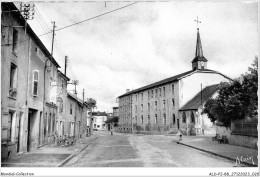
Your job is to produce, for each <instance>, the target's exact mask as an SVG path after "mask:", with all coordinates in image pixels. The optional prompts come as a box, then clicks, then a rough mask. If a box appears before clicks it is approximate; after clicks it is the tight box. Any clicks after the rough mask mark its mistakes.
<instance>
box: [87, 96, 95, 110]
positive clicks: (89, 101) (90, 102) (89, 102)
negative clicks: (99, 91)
mask: <svg viewBox="0 0 260 177" xmlns="http://www.w3.org/2000/svg"><path fill="white" fill-rule="evenodd" d="M85 103H86V104H87V107H88V109H92V108H94V107H95V106H96V105H97V102H96V100H95V99H93V98H89V99H87V101H85Z"/></svg>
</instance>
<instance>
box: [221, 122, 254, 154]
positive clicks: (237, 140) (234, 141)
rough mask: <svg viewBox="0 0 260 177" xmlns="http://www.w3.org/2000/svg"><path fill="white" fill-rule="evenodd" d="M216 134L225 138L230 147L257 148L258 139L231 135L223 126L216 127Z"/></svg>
mask: <svg viewBox="0 0 260 177" xmlns="http://www.w3.org/2000/svg"><path fill="white" fill-rule="evenodd" d="M216 133H217V134H219V135H220V136H226V137H227V139H228V143H229V144H231V145H236V146H242V147H248V148H252V149H257V148H258V137H253V136H244V135H237V134H232V132H231V129H230V128H227V127H223V126H216Z"/></svg>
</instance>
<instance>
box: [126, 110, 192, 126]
mask: <svg viewBox="0 0 260 177" xmlns="http://www.w3.org/2000/svg"><path fill="white" fill-rule="evenodd" d="M128 118H129V117H123V119H124V122H127V120H128ZM135 119H136V120H137V116H135ZM186 119H187V117H186V113H185V112H183V113H182V123H186ZM166 120H167V118H166V114H163V124H164V125H166ZM150 123H151V119H150V115H148V116H147V124H150ZM154 123H155V124H158V115H157V114H155V115H154ZM172 123H173V124H175V123H176V118H175V114H173V115H172ZM191 123H195V116H194V114H193V112H191ZM141 124H144V116H143V115H141Z"/></svg>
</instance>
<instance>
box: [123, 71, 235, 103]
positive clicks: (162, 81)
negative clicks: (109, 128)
mask: <svg viewBox="0 0 260 177" xmlns="http://www.w3.org/2000/svg"><path fill="white" fill-rule="evenodd" d="M194 73H217V74H220V75H222V76H224V77H225V78H227V79H229V80H231V79H230V78H229V77H228V76H226V75H224V74H222V73H220V72H217V71H214V70H210V69H196V70H190V71H187V72H184V73H181V74H178V75H175V76H173V77H170V78H167V79H164V80H161V81H158V82H155V83H153V84H150V85H147V86H144V87H141V88H138V89H135V90H132V91H130V92H127V93H125V94H123V95H120V96H119V97H118V98H121V97H123V96H127V95H131V94H133V93H137V92H140V91H144V90H147V89H152V88H155V87H158V86H161V85H164V84H167V83H171V82H174V81H177V80H180V79H182V78H184V77H186V76H188V75H191V74H194Z"/></svg>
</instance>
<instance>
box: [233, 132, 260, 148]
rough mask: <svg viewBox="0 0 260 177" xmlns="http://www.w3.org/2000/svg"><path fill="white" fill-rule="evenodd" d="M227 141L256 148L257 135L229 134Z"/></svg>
mask: <svg viewBox="0 0 260 177" xmlns="http://www.w3.org/2000/svg"><path fill="white" fill-rule="evenodd" d="M228 142H229V144H232V145H237V146H243V147H248V148H252V149H258V138H257V137H252V136H243V135H234V134H231V136H230V138H228Z"/></svg>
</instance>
